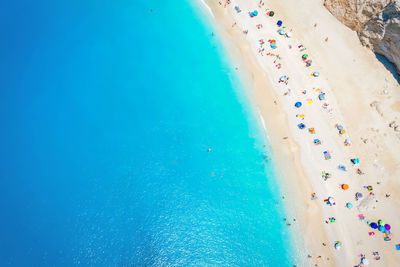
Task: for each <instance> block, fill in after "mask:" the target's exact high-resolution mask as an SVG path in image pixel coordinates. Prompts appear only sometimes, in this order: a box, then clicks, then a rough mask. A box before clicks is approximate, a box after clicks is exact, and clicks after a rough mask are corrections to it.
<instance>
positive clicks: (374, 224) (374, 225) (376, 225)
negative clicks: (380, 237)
mask: <svg viewBox="0 0 400 267" xmlns="http://www.w3.org/2000/svg"><path fill="white" fill-rule="evenodd" d="M369 226H371V228H372V229H376V228H378V224H377V223H375V222H373V223H371V224H370V225H369Z"/></svg>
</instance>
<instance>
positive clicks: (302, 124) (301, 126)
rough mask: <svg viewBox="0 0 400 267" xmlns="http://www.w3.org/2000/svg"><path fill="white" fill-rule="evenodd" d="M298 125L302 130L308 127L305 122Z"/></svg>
mask: <svg viewBox="0 0 400 267" xmlns="http://www.w3.org/2000/svg"><path fill="white" fill-rule="evenodd" d="M297 127H299V129H300V130H303V129H304V128H306V126H305V125H304V123H300V124H298V125H297Z"/></svg>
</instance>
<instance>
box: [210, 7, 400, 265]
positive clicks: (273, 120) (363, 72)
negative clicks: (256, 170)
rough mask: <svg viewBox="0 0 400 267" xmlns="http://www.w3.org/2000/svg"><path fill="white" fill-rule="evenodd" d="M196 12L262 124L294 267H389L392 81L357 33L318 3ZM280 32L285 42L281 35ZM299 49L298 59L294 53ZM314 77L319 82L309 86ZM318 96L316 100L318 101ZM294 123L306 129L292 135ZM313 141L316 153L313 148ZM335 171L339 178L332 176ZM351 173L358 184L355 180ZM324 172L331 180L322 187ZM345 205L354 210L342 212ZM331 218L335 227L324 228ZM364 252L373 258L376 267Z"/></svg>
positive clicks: (396, 162)
mask: <svg viewBox="0 0 400 267" xmlns="http://www.w3.org/2000/svg"><path fill="white" fill-rule="evenodd" d="M205 2H206V3H207V5H208V6H209V8H210V9H211V12H212V13H213V15H212V16H210V19H214V20H215V21H216V22H217V25H218V26H220V27H219V29H218V30H219V33H218V36H222V38H223V42H224V44H225V47H226V49H227V50H228V53H229V54H230V55H231V57H232V59H233V62H234V63H235V64H238V66H240V67H239V69H238V72H239V74H240V75H242V76H243V79H244V80H245V82H247V83H248V84H247V85H248V86H247V87H248V88H249V92H250V96H251V97H252V98H253V102H254V103H256V105H257V108H258V109H259V110H260V113H261V116H263V118H264V121H265V123H266V128H267V133H268V136H269V139H270V142H271V146H272V149H273V152H274V158H275V159H276V160H277V163H278V169H279V174H280V175H279V177H280V178H281V179H282V184H283V188H282V192H283V193H284V195H285V199H284V200H283V201H284V202H285V204H286V205H288V206H289V207H290V208H291V210H293V211H292V212H293V214H292V215H293V216H294V217H296V222H295V223H293V224H292V225H291V226H288V227H291V228H292V229H293V234H294V235H296V236H297V237H298V240H299V241H298V242H299V244H297V245H300V246H305V249H304V250H301V251H297V252H296V253H298V254H299V258H300V262H299V265H298V266H314V265H315V264H318V266H357V265H358V264H359V263H360V261H361V256H360V255H361V254H363V255H365V258H366V259H367V260H368V261H369V262H370V264H369V265H370V266H398V264H399V263H400V251H398V250H396V249H395V244H398V243H400V179H399V177H400V156H399V155H400V87H399V85H398V83H397V81H395V79H394V78H393V76H392V75H391V73H390V72H389V71H388V70H386V68H385V67H384V66H383V65H382V64H381V63H380V62H379V61H378V60H377V59H376V57H375V55H374V54H373V52H371V51H370V50H368V49H367V48H365V47H363V46H362V45H361V44H360V41H359V40H358V38H357V35H356V33H355V32H353V31H351V30H350V29H348V28H346V27H345V26H344V25H342V24H341V23H340V22H339V21H337V20H336V19H335V18H334V17H333V16H332V15H331V14H330V13H329V12H328V11H327V10H326V9H325V8H324V7H323V1H320V0H308V1H294V0H282V1H272V0H270V1H263V3H264V4H263V5H260V4H259V3H260V1H257V0H232V1H230V4H226V2H225V1H222V0H221V1H218V0H206V1H205ZM220 3H221V4H220ZM235 6H238V7H239V9H240V10H241V12H237V10H235ZM271 10H272V11H274V13H275V14H274V16H272V17H270V16H268V15H267V14H266V13H267V12H268V11H271ZM253 11H257V12H258V15H257V16H255V17H253V18H251V17H250V16H249V12H253ZM278 20H281V21H282V22H283V24H282V26H281V27H278V26H277V21H278ZM257 25H259V26H258V27H257ZM283 27H284V28H283ZM279 29H283V30H284V31H285V32H287V33H289V35H290V37H286V36H285V35H280V34H279V33H278V32H277V31H278V30H279ZM243 31H248V33H247V34H244V32H243ZM260 40H263V41H264V44H263V45H261V42H260ZM268 40H276V42H275V43H276V46H277V48H276V49H272V48H271V46H270V43H269V42H268ZM300 45H302V46H303V47H300V48H299V46H300ZM290 46H291V48H290ZM302 48H306V50H304V51H300V50H301V49H302ZM271 53H272V54H273V55H271ZM303 54H307V55H308V58H307V59H311V60H312V65H311V66H310V67H306V64H305V62H304V61H303V60H302V55H303ZM276 55H279V56H276ZM278 64H280V65H278ZM243 68H245V69H243ZM314 72H318V73H319V74H320V75H319V76H318V77H313V76H312V75H311V74H312V73H314ZM282 76H287V77H289V78H290V79H289V80H288V81H287V84H285V83H284V82H278V81H279V80H280V77H282ZM321 91H322V92H324V93H325V99H324V100H319V99H318V95H319V94H320V92H321ZM298 101H300V102H301V103H302V106H301V107H300V108H296V107H295V106H294V104H295V103H296V102H298ZM303 115H304V116H303ZM302 117H303V118H302ZM392 121H396V123H397V125H399V128H398V130H399V131H395V130H394V128H393V127H389V124H390V123H391V122H392ZM300 123H303V124H304V125H305V129H302V130H301V129H299V128H298V124H300ZM336 124H340V125H342V126H343V127H344V129H345V133H344V134H342V135H340V134H339V131H338V129H337V128H336V127H335V125H336ZM392 126H393V125H392ZM309 128H314V129H315V134H311V133H309V131H308V129H309ZM286 137H287V138H286ZM314 139H319V140H320V141H321V144H320V145H315V144H314V142H313V140H314ZM345 139H350V140H351V145H350V146H345V145H344V141H345ZM324 151H329V153H330V155H331V159H329V160H325V158H324V155H323V152H324ZM354 158H358V159H359V160H360V163H359V164H357V165H353V164H352V163H351V162H350V159H354ZM340 164H342V165H344V166H345V167H346V169H347V171H341V170H339V169H338V165H340ZM357 169H360V170H362V172H363V173H364V174H362V175H359V174H357ZM323 171H326V172H329V173H331V174H332V177H331V178H329V179H327V180H326V181H324V179H323V178H322V176H321V173H322V172H323ZM342 184H347V185H349V189H348V190H343V189H341V185H342ZM367 186H371V187H372V191H368V190H367V188H366V187H367ZM313 192H314V193H316V196H317V197H318V198H317V199H315V200H311V194H312V193H313ZM357 192H359V193H362V195H363V197H362V198H360V199H359V200H356V199H355V194H356V193H357ZM386 195H390V196H389V197H386ZM328 197H333V198H334V199H335V201H334V202H335V205H332V206H331V205H327V204H326V203H325V202H324V200H325V199H328ZM346 203H351V204H352V205H353V208H347V207H346ZM360 214H363V215H364V219H363V220H361V219H359V215H360ZM330 217H334V218H335V219H336V221H335V222H332V223H326V222H325V221H327V220H328V218H330ZM288 219H291V218H288ZM379 219H381V220H383V221H385V222H386V223H387V224H390V225H391V230H390V234H389V235H388V237H389V239H391V240H390V241H385V240H384V237H385V236H384V233H382V232H380V231H378V229H372V228H371V227H370V226H369V225H368V221H371V222H377V221H378V220H379ZM371 232H374V235H370V234H369V233H371ZM389 239H388V238H387V240H389ZM337 241H340V242H341V244H342V248H341V249H340V250H336V249H335V248H334V244H335V242H337ZM323 243H324V244H325V246H324V245H323ZM373 252H379V255H380V259H379V260H376V259H375V257H376V255H373V254H372V253H373ZM319 256H320V257H319Z"/></svg>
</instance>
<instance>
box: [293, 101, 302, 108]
mask: <svg viewBox="0 0 400 267" xmlns="http://www.w3.org/2000/svg"><path fill="white" fill-rule="evenodd" d="M301 105H302V104H301V102H296V104H294V106H295V107H296V108H299V107H301Z"/></svg>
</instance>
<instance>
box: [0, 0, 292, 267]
mask: <svg viewBox="0 0 400 267" xmlns="http://www.w3.org/2000/svg"><path fill="white" fill-rule="evenodd" d="M198 5H199V3H197V2H195V1H193V0H192V1H189V0H186V1H185V0H181V1H161V0H134V1H128V0H115V1H107V0H104V1H94V0H88V1H77V0H68V1H66V0H60V1H50V0H48V1H46V0H37V1H31V0H21V1H3V2H2V3H1V4H0V14H1V15H0V24H1V25H0V33H1V36H2V42H0V56H1V57H0V58H1V60H0V78H1V79H0V80H1V84H0V87H1V89H0V125H1V130H0V212H1V219H0V236H1V238H0V266H76V265H80V266H205V265H213V266H293V264H294V263H295V255H294V254H295V253H293V251H295V248H294V247H293V245H292V235H291V234H290V233H289V231H288V229H289V228H288V227H287V226H286V225H285V224H284V221H283V218H284V217H285V216H286V215H285V210H283V208H282V205H276V202H279V201H280V200H281V197H280V194H279V188H278V182H279V181H278V179H279V177H278V176H277V175H275V172H274V168H273V166H272V163H271V162H273V161H271V160H270V161H268V162H267V163H265V159H264V156H265V154H268V156H269V157H271V155H270V152H269V148H268V144H267V139H266V137H265V135H264V133H263V130H262V126H261V124H260V122H259V121H258V119H257V116H256V112H255V111H254V109H253V108H252V104H251V102H250V100H249V98H248V97H247V96H246V93H245V89H244V88H243V86H242V85H241V81H240V79H239V77H238V76H237V75H236V73H235V69H234V66H232V64H231V63H230V61H229V58H228V56H227V55H226V54H225V52H224V49H223V46H222V44H221V41H220V38H219V36H218V34H217V33H216V30H215V28H214V26H213V24H212V23H211V21H209V20H207V17H206V16H205V15H204V14H203V13H202V11H201V9H200V8H199V7H198ZM212 32H214V33H215V35H212V34H211V33H212ZM264 145H265V146H266V147H264ZM210 148H211V151H208V150H209V149H210ZM263 164H266V167H263Z"/></svg>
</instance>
